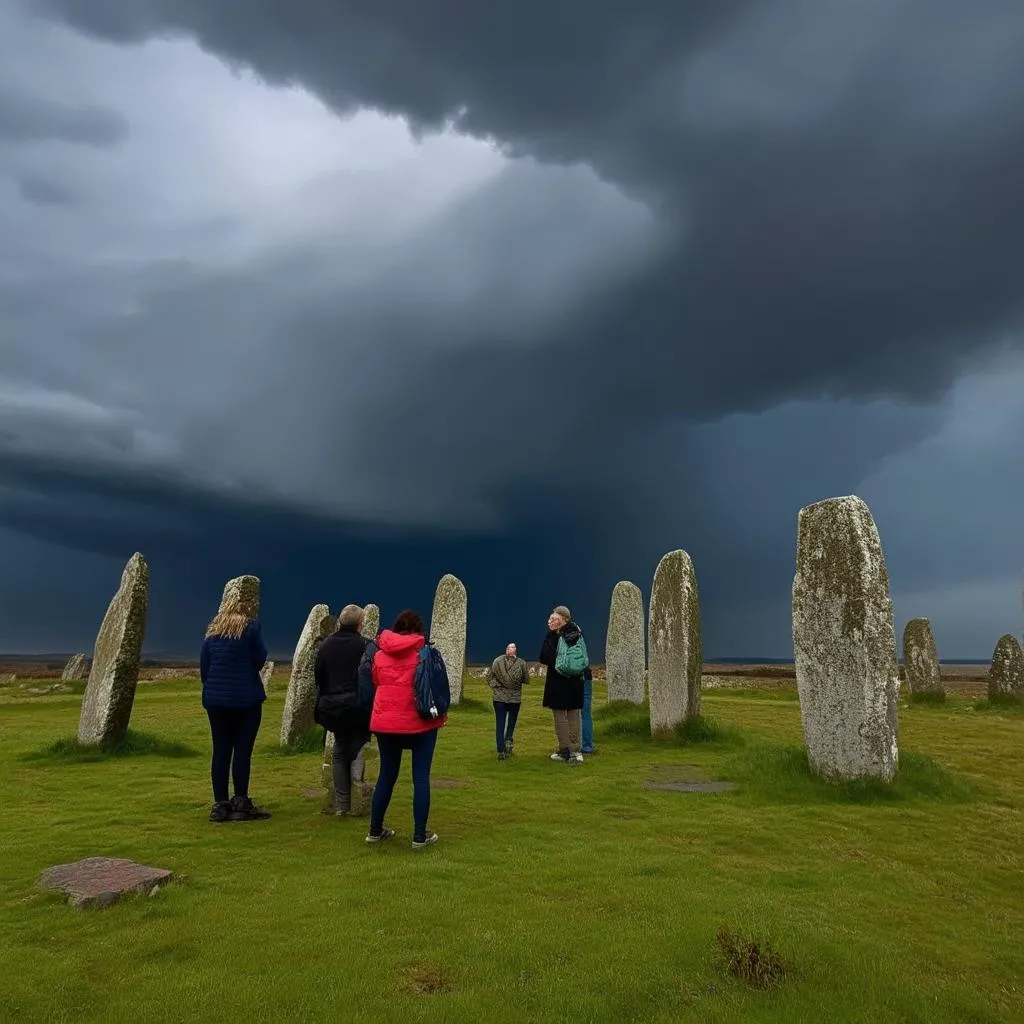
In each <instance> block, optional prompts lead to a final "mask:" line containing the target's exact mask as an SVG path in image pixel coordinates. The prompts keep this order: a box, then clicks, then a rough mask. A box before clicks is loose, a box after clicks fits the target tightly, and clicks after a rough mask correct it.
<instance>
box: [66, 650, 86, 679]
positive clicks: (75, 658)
mask: <svg viewBox="0 0 1024 1024" xmlns="http://www.w3.org/2000/svg"><path fill="white" fill-rule="evenodd" d="M88 675H89V656H88V655H87V654H72V655H71V657H70V658H69V659H68V663H67V664H66V665H65V666H64V671H63V672H62V673H61V675H60V678H61V682H64V683H70V682H75V681H76V680H78V679H85V678H87V677H88Z"/></svg>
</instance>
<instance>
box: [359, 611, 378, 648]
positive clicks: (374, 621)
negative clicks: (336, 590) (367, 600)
mask: <svg viewBox="0 0 1024 1024" xmlns="http://www.w3.org/2000/svg"><path fill="white" fill-rule="evenodd" d="M359 632H360V633H362V634H363V636H365V637H366V639H367V640H376V639H377V634H378V633H380V609H379V608H378V607H377V606H376V605H375V604H368V605H367V606H366V607H365V608H364V609H363V624H362V626H360V627H359Z"/></svg>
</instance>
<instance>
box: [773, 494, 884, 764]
mask: <svg viewBox="0 0 1024 1024" xmlns="http://www.w3.org/2000/svg"><path fill="white" fill-rule="evenodd" d="M797 534H798V539H797V556H796V574H795V576H794V578H793V649H794V655H795V662H796V682H797V690H798V692H799V696H800V716H801V718H802V720H803V729H804V740H805V742H806V744H807V757H808V760H809V762H810V765H811V768H812V770H813V771H815V772H816V773H818V774H819V775H822V776H825V777H828V778H835V779H858V778H876V779H881V780H883V781H889V780H891V779H892V778H893V777H894V776H895V774H896V769H897V766H898V760H899V751H898V741H899V671H898V668H897V661H896V636H895V632H894V629H893V620H892V600H891V598H890V595H889V574H888V572H887V570H886V566H885V557H884V556H883V554H882V542H881V540H880V538H879V536H878V530H877V528H876V527H875V521H874V519H873V518H872V516H871V511H870V510H869V509H868V506H867V505H866V504H865V503H864V502H863V501H862V500H861V499H860V498H858V497H856V496H849V497H842V498H829V499H828V500H826V501H819V502H817V503H815V504H813V505H808V506H807V507H806V508H803V509H801V510H800V515H799V520H798V528H797Z"/></svg>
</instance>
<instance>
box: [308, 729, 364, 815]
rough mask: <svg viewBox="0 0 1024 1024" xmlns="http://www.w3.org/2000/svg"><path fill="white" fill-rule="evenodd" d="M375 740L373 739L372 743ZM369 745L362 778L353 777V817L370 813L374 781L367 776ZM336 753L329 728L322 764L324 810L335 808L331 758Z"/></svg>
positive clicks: (351, 810) (350, 810) (351, 807)
mask: <svg viewBox="0 0 1024 1024" xmlns="http://www.w3.org/2000/svg"><path fill="white" fill-rule="evenodd" d="M372 743H373V741H372V740H371V745H372ZM369 751H370V746H369V745H368V746H367V747H366V749H365V751H364V755H363V763H362V767H361V769H360V771H361V772H362V777H361V778H353V779H352V796H351V799H350V802H349V814H351V815H352V816H353V817H357V818H358V817H361V816H363V815H366V814H369V813H370V801H371V800H372V799H373V783H372V782H369V781H368V780H367V778H366V761H367V758H366V754H367V753H369ZM333 755H334V733H333V732H331V731H330V730H328V732H327V738H326V740H325V741H324V757H323V764H322V765H321V766H320V784H321V786H323V789H324V810H325V811H327V812H331V811H333V810H334V797H335V792H334V766H333V765H332V763H331V759H332V757H333Z"/></svg>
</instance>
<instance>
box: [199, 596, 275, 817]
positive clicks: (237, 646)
mask: <svg viewBox="0 0 1024 1024" xmlns="http://www.w3.org/2000/svg"><path fill="white" fill-rule="evenodd" d="M266 661H267V648H266V646H265V645H264V643H263V632H262V630H261V628H260V624H259V622H258V621H257V620H256V619H252V618H250V617H249V616H248V615H247V614H246V613H245V610H244V609H243V607H242V605H241V603H240V602H238V601H231V602H229V603H228V604H227V605H226V606H225V607H224V608H222V609H221V611H219V612H218V613H217V614H216V615H215V616H214V618H213V620H212V621H211V622H210V624H209V626H207V628H206V637H205V639H204V640H203V647H202V650H201V651H200V654H199V676H200V678H201V679H202V682H203V707H204V708H205V709H206V714H207V715H208V716H209V719H210V732H211V734H212V737H213V761H212V763H211V766H210V775H211V778H212V781H213V800H214V804H213V809H212V810H211V811H210V821H214V822H223V821H254V820H257V819H262V818H269V817H270V812H269V811H264V810H263V809H261V808H259V807H257V806H256V805H255V804H254V803H253V801H252V798H251V797H250V796H249V773H250V769H251V766H252V750H253V747H254V746H255V745H256V734H257V733H258V732H259V730H260V721H261V720H262V718H263V702H264V701H265V700H266V699H267V695H266V692H265V691H264V689H263V681H262V680H261V679H260V669H261V668H263V666H264V665H265V664H266ZM229 775H230V776H231V779H232V781H233V782H234V785H235V794H234V796H233V797H231V799H230V800H229V799H228V776H229Z"/></svg>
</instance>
